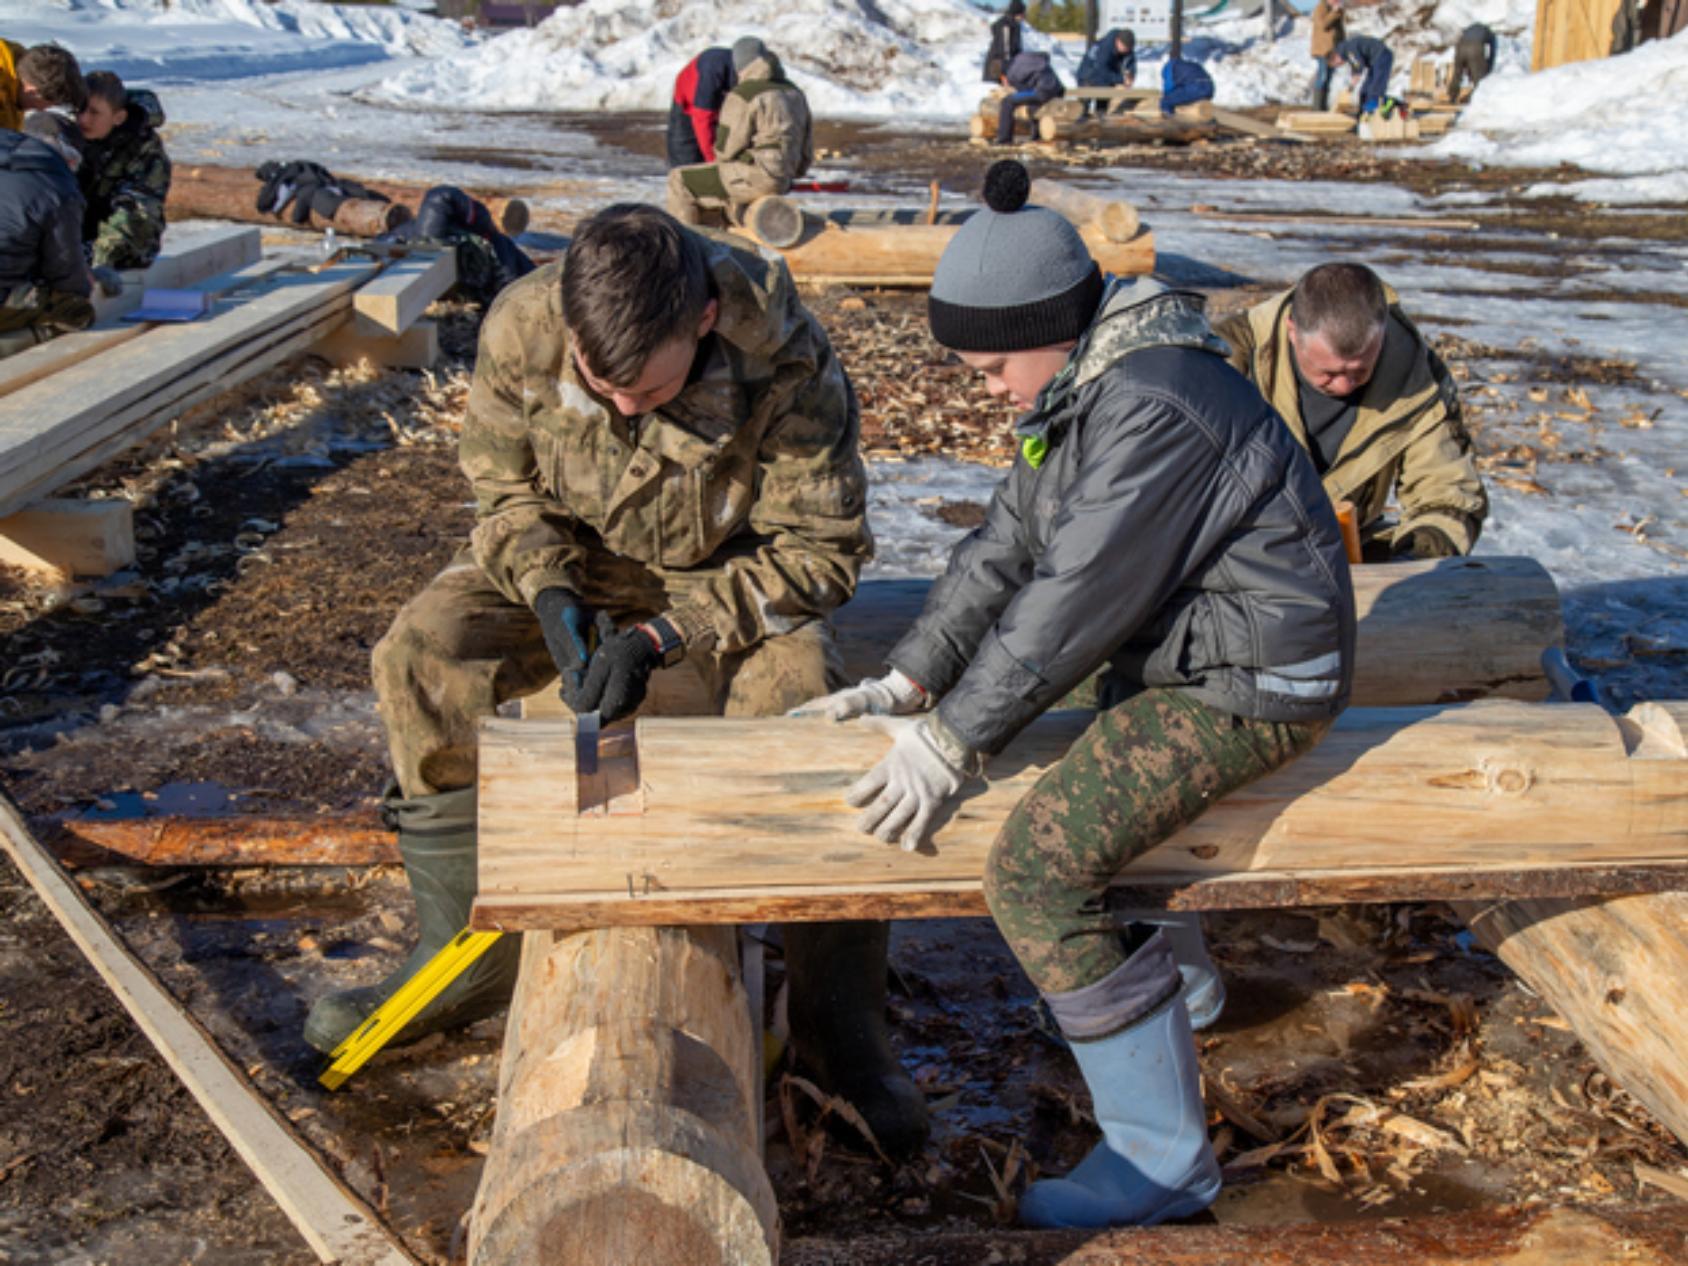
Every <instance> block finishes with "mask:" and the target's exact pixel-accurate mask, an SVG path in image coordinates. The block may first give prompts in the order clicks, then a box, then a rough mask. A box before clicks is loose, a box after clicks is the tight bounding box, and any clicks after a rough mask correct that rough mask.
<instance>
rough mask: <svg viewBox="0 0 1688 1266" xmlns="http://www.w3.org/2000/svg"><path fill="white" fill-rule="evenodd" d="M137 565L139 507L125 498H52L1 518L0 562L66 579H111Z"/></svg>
mask: <svg viewBox="0 0 1688 1266" xmlns="http://www.w3.org/2000/svg"><path fill="white" fill-rule="evenodd" d="M134 561H135V506H134V503H133V502H131V501H129V500H128V499H127V498H124V497H111V498H108V499H106V500H103V501H75V500H70V499H66V498H58V497H50V498H48V499H46V500H44V501H38V502H36V504H34V505H32V506H30V507H29V508H28V509H25V510H19V511H18V512H17V513H16V514H9V515H7V516H6V517H5V518H3V519H0V563H5V564H7V565H8V566H11V567H21V568H23V569H24V570H26V571H37V572H46V573H53V574H57V575H62V576H109V575H111V573H112V572H115V571H122V570H123V568H125V567H128V566H129V565H130V564H132V563H133V562H134Z"/></svg>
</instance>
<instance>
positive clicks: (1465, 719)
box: [476, 700, 1688, 928]
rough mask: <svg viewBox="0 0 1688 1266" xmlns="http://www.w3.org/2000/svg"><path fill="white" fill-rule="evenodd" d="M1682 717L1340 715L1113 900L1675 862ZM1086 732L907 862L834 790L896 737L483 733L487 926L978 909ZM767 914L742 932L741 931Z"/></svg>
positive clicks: (1028, 759)
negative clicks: (1036, 797) (1653, 739)
mask: <svg viewBox="0 0 1688 1266" xmlns="http://www.w3.org/2000/svg"><path fill="white" fill-rule="evenodd" d="M1684 721H1688V703H1671V704H1644V705H1641V706H1640V707H1638V708H1637V709H1635V710H1634V711H1632V712H1631V713H1630V715H1629V716H1628V717H1623V718H1613V717H1611V716H1609V715H1608V714H1607V713H1606V712H1605V711H1603V710H1602V709H1600V708H1598V707H1596V706H1594V705H1591V704H1589V705H1585V704H1527V703H1519V702H1515V701H1512V700H1484V701H1479V702H1476V703H1471V704H1466V705H1463V706H1459V707H1443V708H1352V709H1350V710H1349V711H1348V712H1347V713H1345V714H1344V715H1343V716H1342V717H1341V718H1340V719H1339V720H1338V721H1337V723H1336V725H1335V727H1334V728H1333V729H1332V730H1331V732H1330V734H1329V735H1328V736H1327V737H1326V738H1325V740H1324V741H1323V742H1322V743H1321V744H1320V745H1319V746H1318V747H1317V748H1315V749H1314V750H1313V751H1312V752H1311V753H1309V754H1308V755H1306V756H1304V757H1302V759H1301V760H1299V761H1297V762H1296V763H1294V764H1293V765H1291V766H1289V767H1288V768H1286V769H1283V770H1279V771H1278V772H1276V773H1274V774H1271V775H1269V776H1268V777H1266V778H1264V779H1261V780H1260V781H1259V782H1257V783H1254V784H1253V785H1251V786H1250V787H1249V788H1247V789H1245V790H1244V791H1242V792H1240V793H1238V794H1235V795H1232V796H1228V797H1226V798H1225V799H1224V800H1222V801H1220V802H1219V803H1217V804H1215V805H1214V806H1213V807H1212V808H1211V809H1209V810H1208V812H1207V813H1206V814H1205V815H1204V816H1203V817H1201V818H1200V819H1198V820H1197V821H1196V822H1195V823H1193V824H1191V825H1190V826H1189V827H1187V828H1186V829H1185V830H1183V831H1181V832H1179V833H1178V834H1177V835H1175V836H1174V837H1173V838H1172V839H1170V840H1168V841H1167V842H1166V843H1164V844H1162V845H1161V846H1160V847H1158V848H1156V849H1153V850H1151V851H1150V852H1148V853H1146V854H1144V855H1143V856H1141V857H1139V858H1137V859H1136V860H1135V861H1133V862H1132V863H1131V864H1130V865H1129V866H1128V867H1126V868H1125V870H1124V871H1122V872H1121V876H1120V879H1121V882H1122V883H1125V884H1131V885H1136V886H1158V887H1182V886H1184V885H1188V884H1193V883H1206V884H1208V885H1210V886H1212V887H1213V888H1215V889H1216V890H1217V889H1220V888H1223V886H1224V885H1225V884H1226V883H1228V882H1234V880H1235V877H1238V876H1243V877H1247V878H1248V879H1250V880H1252V881H1258V880H1259V879H1261V878H1294V877H1297V876H1315V877H1323V876H1331V875H1335V876H1348V877H1366V876H1378V875H1381V876H1388V875H1399V874H1410V873H1414V872H1422V871H1425V870H1440V871H1443V872H1449V871H1463V872H1478V871H1484V870H1500V871H1520V870H1531V869H1542V868H1548V869H1558V868H1574V867H1578V866H1588V865H1594V866H1607V867H1609V866H1613V865H1635V864H1645V863H1661V864H1665V863H1672V864H1674V863H1682V862H1685V861H1688V757H1683V756H1681V755H1674V756H1665V757H1663V758H1652V757H1651V756H1650V755H1649V754H1648V753H1646V752H1644V751H1642V750H1641V749H1639V748H1637V747H1636V746H1635V737H1634V736H1635V735H1636V734H1637V733H1642V732H1645V731H1648V730H1664V729H1668V730H1673V731H1674V730H1677V729H1679V728H1680V726H1681V724H1682V723H1683V722H1684ZM1088 722H1089V714H1088V713H1082V712H1065V713H1050V714H1048V715H1046V716H1045V717H1043V718H1042V719H1040V720H1039V721H1037V722H1035V723H1034V724H1033V725H1031V726H1030V727H1028V728H1027V729H1026V730H1025V731H1024V732H1023V733H1022V734H1021V735H1020V736H1019V737H1018V738H1017V739H1015V741H1014V742H1013V743H1012V744H1010V746H1009V747H1008V749H1007V750H1006V751H1005V752H1003V753H1002V754H1001V755H999V756H998V757H996V758H995V759H994V760H992V761H991V762H990V764H989V766H988V767H987V770H986V779H985V781H984V782H983V784H981V783H980V782H978V781H973V782H971V783H969V784H968V786H967V788H966V789H965V790H964V792H963V794H962V796H961V797H960V799H959V800H958V801H957V802H956V803H955V804H954V805H953V807H952V811H951V812H950V813H949V815H948V816H947V817H946V818H945V819H944V820H943V821H942V822H941V823H940V824H939V825H938V827H937V829H936V830H935V832H934V834H933V838H932V840H931V841H930V842H929V843H928V844H927V845H926V846H925V847H924V848H922V850H921V851H920V852H918V853H912V854H911V853H904V852H902V851H900V850H898V849H896V848H893V847H889V846H887V845H884V844H881V843H879V842H878V841H876V840H873V839H872V838H870V837H868V836H864V835H862V834H860V833H859V832H858V831H857V830H856V825H855V819H856V813H855V811H854V810H852V809H850V808H849V807H848V806H846V805H845V803H844V798H843V791H844V789H845V788H846V787H848V786H849V785H850V783H851V782H853V781H854V780H855V779H856V778H857V777H859V776H860V775H861V774H862V772H863V771H865V770H867V769H868V768H870V767H871V766H872V765H874V764H875V763H876V762H877V761H878V760H879V759H880V758H881V757H882V756H883V755H884V754H885V752H886V750H887V749H888V748H889V746H890V740H889V739H888V738H886V737H885V736H884V735H882V734H880V733H879V732H878V731H877V730H874V729H872V728H869V727H868V726H865V725H863V724H861V723H859V722H858V723H854V724H849V725H835V724H832V723H829V722H827V721H825V720H822V719H818V718H788V717H772V718H756V719H722V718H708V719H701V720H693V719H685V718H672V719H663V718H651V719H648V720H640V721H638V722H637V723H636V727H635V728H634V729H632V730H627V729H618V730H616V731H613V732H611V733H609V734H606V736H605V738H604V740H603V743H602V746H601V750H600V758H599V769H598V773H597V774H596V775H595V776H594V777H593V778H591V779H576V778H575V777H574V776H573V774H574V768H575V766H574V757H575V745H574V738H575V730H574V725H573V722H572V721H569V720H562V719H559V720H526V721H511V720H502V719H493V720H488V721H486V722H484V723H483V727H482V732H481V759H480V784H479V786H480V797H479V808H480V892H481V896H480V898H479V899H478V901H477V903H476V922H477V925H478V926H482V927H503V928H511V927H515V928H524V927H566V926H576V927H578V926H593V925H598V924H610V923H625V924H640V923H646V922H655V923H673V922H689V923H707V922H715V921H720V920H722V919H729V920H733V921H738V920H746V919H747V917H748V916H747V913H746V912H747V910H756V909H757V908H758V903H759V902H764V901H765V902H766V905H765V906H764V907H763V908H764V909H767V910H772V909H777V910H778V912H779V913H778V917H780V918H785V919H791V918H796V919H804V918H808V919H838V918H860V917H864V915H863V913H862V911H863V909H864V902H867V903H871V906H872V908H873V909H874V910H875V911H876V912H883V911H885V910H887V909H890V910H892V911H894V912H897V913H904V914H911V915H918V916H920V917H941V916H951V915H976V914H980V913H983V911H984V904H983V899H982V897H981V894H980V891H979V887H980V877H981V875H982V874H983V871H984V863H985V856H986V854H987V852H988V851H989V849H990V846H991V843H992V842H993V840H994V839H995V837H996V833H997V831H998V830H999V829H1000V827H1001V824H1002V822H1003V820H1004V819H1005V818H1006V817H1007V816H1008V813H1009V811H1010V810H1011V809H1012V808H1013V806H1014V805H1015V804H1016V803H1017V802H1018V801H1019V799H1020V797H1021V796H1022V795H1024V794H1025V792H1026V791H1027V790H1029V789H1030V788H1031V786H1032V785H1033V783H1035V781H1036V780H1037V778H1038V777H1039V776H1041V774H1042V773H1043V771H1044V770H1046V769H1047V768H1048V767H1049V766H1050V765H1051V764H1052V763H1053V762H1054V761H1056V760H1057V759H1059V757H1060V756H1061V754H1062V753H1064V752H1065V751H1066V749H1067V747H1068V745H1069V744H1070V743H1071V742H1072V741H1073V740H1074V739H1075V738H1076V737H1077V736H1078V734H1079V733H1080V732H1082V730H1083V729H1084V727H1085V726H1086V725H1087V724H1088ZM769 917H773V916H772V915H770V914H768V913H757V914H755V915H754V917H753V918H749V919H748V921H760V920H761V919H764V918H769Z"/></svg>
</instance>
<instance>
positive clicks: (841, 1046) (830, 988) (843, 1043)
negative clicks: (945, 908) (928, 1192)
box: [784, 922, 930, 1157]
mask: <svg viewBox="0 0 1688 1266" xmlns="http://www.w3.org/2000/svg"><path fill="white" fill-rule="evenodd" d="M784 931H785V974H786V984H787V995H786V1007H787V1014H788V1016H789V1018H790V1021H791V1045H792V1048H793V1050H794V1051H795V1053H796V1057H797V1063H798V1066H799V1067H800V1068H801V1069H802V1070H803V1071H804V1072H805V1073H807V1074H808V1075H810V1076H811V1077H812V1078H813V1079H814V1081H815V1083H816V1084H817V1085H819V1086H820V1088H821V1089H822V1090H825V1091H827V1092H828V1093H829V1094H834V1095H837V1096H838V1097H839V1098H841V1099H843V1100H845V1101H846V1102H847V1103H849V1104H851V1105H852V1106H854V1107H855V1109H856V1111H857V1112H859V1113H861V1115H862V1119H863V1120H865V1121H866V1122H867V1124H868V1128H869V1129H871V1130H872V1131H873V1136H874V1138H875V1139H877V1140H878V1141H879V1146H880V1147H881V1148H882V1149H883V1150H884V1151H885V1153H886V1155H888V1156H893V1157H896V1156H907V1155H909V1154H910V1153H912V1152H914V1151H916V1150H917V1149H918V1148H919V1147H920V1146H921V1144H923V1143H924V1142H925V1141H926V1135H927V1133H928V1131H929V1129H930V1123H929V1122H928V1121H927V1118H926V1099H925V1097H924V1096H923V1095H922V1094H921V1093H920V1089H919V1087H917V1086H916V1085H915V1084H914V1079H913V1078H911V1077H910V1076H909V1075H908V1073H907V1072H905V1071H904V1070H903V1066H902V1064H901V1063H899V1062H898V1060H897V1055H896V1052H895V1051H893V1050H892V1049H891V1038H890V1035H889V1033H888V1032H887V1031H886V1027H885V992H886V990H885V972H886V952H887V950H888V948H889V945H890V940H891V928H890V925H889V924H886V923H864V922H857V923H788V924H786V925H785V930H784Z"/></svg>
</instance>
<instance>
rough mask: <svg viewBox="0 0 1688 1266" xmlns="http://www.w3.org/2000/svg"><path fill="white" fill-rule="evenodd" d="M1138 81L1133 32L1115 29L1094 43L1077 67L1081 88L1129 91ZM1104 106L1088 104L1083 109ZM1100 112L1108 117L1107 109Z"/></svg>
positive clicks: (1099, 103)
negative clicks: (1127, 89) (1126, 89)
mask: <svg viewBox="0 0 1688 1266" xmlns="http://www.w3.org/2000/svg"><path fill="white" fill-rule="evenodd" d="M1136 82H1137V36H1136V34H1135V33H1134V32H1132V31H1130V30H1128V29H1126V28H1124V27H1116V28H1115V29H1114V30H1112V31H1109V32H1108V33H1107V34H1106V35H1104V36H1103V37H1102V38H1101V39H1099V40H1097V41H1096V42H1095V43H1094V44H1092V45H1091V46H1090V48H1089V50H1088V51H1087V52H1086V53H1085V55H1084V60H1083V61H1082V62H1080V63H1079V64H1078V86H1079V87H1080V88H1129V87H1131V86H1132V85H1133V84H1134V83H1136ZM1093 105H1094V106H1102V105H1103V103H1101V102H1096V101H1086V102H1085V103H1084V110H1085V113H1086V114H1089V113H1090V108H1091V106H1093ZM1100 113H1103V114H1106V113H1107V110H1106V108H1105V107H1104V108H1102V109H1101V110H1100Z"/></svg>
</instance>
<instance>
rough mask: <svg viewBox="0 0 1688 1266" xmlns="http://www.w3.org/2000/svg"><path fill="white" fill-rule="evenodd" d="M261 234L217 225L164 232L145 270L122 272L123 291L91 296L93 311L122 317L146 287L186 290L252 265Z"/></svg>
mask: <svg viewBox="0 0 1688 1266" xmlns="http://www.w3.org/2000/svg"><path fill="white" fill-rule="evenodd" d="M263 252H264V248H263V234H262V233H260V232H259V231H258V230H257V229H249V228H241V227H239V226H223V225H219V226H217V227H214V228H210V229H201V230H198V231H195V232H184V231H182V230H177V231H176V233H175V234H174V236H172V234H171V232H170V230H168V229H166V230H165V233H164V249H163V251H162V252H160V254H159V256H158V258H157V259H155V260H153V261H152V264H151V265H150V266H149V267H147V268H144V269H132V270H129V271H126V272H124V273H123V274H122V277H123V293H122V294H120V295H110V296H107V295H102V294H98V293H96V294H95V296H94V311H95V312H97V313H98V314H99V319H100V320H101V321H102V322H103V321H107V320H112V319H115V318H117V317H120V316H122V315H123V314H124V313H125V312H130V311H133V310H134V309H135V308H137V307H139V306H140V303H141V294H142V292H143V291H144V290H146V289H147V288H148V287H151V288H153V289H157V290H185V289H187V288H188V287H190V286H193V285H195V284H196V283H198V282H202V281H204V280H205V279H206V278H208V277H215V276H216V275H217V274H219V273H226V272H229V271H231V270H233V269H236V268H240V267H243V266H245V265H247V264H255V263H257V262H258V260H259V258H260V257H261V256H262V255H263Z"/></svg>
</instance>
